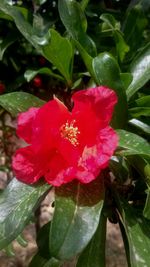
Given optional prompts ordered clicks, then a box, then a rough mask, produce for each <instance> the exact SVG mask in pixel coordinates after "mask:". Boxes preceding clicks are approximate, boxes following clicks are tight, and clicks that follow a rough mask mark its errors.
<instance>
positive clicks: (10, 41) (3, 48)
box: [0, 33, 17, 60]
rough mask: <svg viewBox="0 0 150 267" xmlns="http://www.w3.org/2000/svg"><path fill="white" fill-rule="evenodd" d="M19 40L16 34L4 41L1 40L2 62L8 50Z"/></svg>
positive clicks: (0, 58)
mask: <svg viewBox="0 0 150 267" xmlns="http://www.w3.org/2000/svg"><path fill="white" fill-rule="evenodd" d="M16 40H17V36H16V34H15V33H13V34H12V33H11V34H9V35H8V36H7V37H6V38H5V39H4V40H0V60H2V59H3V55H4V53H5V51H6V50H7V48H8V47H9V46H10V45H12V44H13V43H14V42H15V41H16Z"/></svg>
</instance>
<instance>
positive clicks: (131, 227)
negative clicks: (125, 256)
mask: <svg viewBox="0 0 150 267" xmlns="http://www.w3.org/2000/svg"><path fill="white" fill-rule="evenodd" d="M121 206H122V222H123V225H124V227H125V231H126V234H127V238H128V242H129V255H130V262H131V267H144V266H145V267H149V248H150V235H149V232H150V221H149V220H146V219H145V218H144V217H143V216H142V215H139V214H138V213H137V212H136V210H134V209H133V208H132V207H131V206H130V205H129V204H128V203H126V202H121Z"/></svg>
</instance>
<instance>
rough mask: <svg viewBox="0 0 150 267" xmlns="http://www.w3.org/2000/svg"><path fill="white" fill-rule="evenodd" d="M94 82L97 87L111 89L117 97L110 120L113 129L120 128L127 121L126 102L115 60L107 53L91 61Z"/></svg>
mask: <svg viewBox="0 0 150 267" xmlns="http://www.w3.org/2000/svg"><path fill="white" fill-rule="evenodd" d="M93 71H94V74H95V77H94V78H95V80H96V82H97V84H99V85H106V86H108V87H109V88H112V89H113V90H114V91H115V92H116V93H117V96H118V103H117V105H116V106H115V112H114V115H113V119H112V125H113V127H114V128H122V127H124V126H125V125H126V121H127V101H126V93H125V89H124V86H123V83H122V81H121V78H120V71H119V67H118V65H117V62H116V61H115V59H114V58H113V57H112V56H111V55H110V54H108V53H101V54H99V55H98V56H97V57H95V58H94V59H93Z"/></svg>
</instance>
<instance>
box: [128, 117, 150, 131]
mask: <svg viewBox="0 0 150 267" xmlns="http://www.w3.org/2000/svg"><path fill="white" fill-rule="evenodd" d="M129 124H131V125H132V126H134V127H136V128H138V129H140V130H142V131H143V132H144V133H146V134H150V126H149V125H148V124H146V123H144V122H142V121H140V120H137V119H132V120H130V121H129Z"/></svg>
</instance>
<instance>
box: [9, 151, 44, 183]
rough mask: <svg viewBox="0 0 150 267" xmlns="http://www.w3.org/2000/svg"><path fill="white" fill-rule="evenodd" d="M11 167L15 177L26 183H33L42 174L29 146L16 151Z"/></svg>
mask: <svg viewBox="0 0 150 267" xmlns="http://www.w3.org/2000/svg"><path fill="white" fill-rule="evenodd" d="M12 167H13V170H14V173H15V175H16V177H17V179H18V180H20V181H22V182H24V183H27V184H28V183H29V184H32V183H35V182H36V181H37V180H38V179H39V178H40V177H41V176H42V168H40V166H39V165H38V164H37V162H36V159H35V155H34V153H33V151H32V148H31V146H27V147H24V148H20V149H18V150H17V151H16V153H15V155H14V156H13V161H12Z"/></svg>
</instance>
